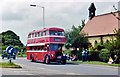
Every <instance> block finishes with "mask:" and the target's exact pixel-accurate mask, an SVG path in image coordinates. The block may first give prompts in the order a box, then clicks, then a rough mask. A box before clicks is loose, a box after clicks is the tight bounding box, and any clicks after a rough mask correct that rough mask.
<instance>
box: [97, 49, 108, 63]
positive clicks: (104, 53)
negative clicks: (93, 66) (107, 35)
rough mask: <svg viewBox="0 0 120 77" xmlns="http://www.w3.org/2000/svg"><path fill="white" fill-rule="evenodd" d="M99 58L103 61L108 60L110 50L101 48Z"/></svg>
mask: <svg viewBox="0 0 120 77" xmlns="http://www.w3.org/2000/svg"><path fill="white" fill-rule="evenodd" d="M99 57H100V60H101V61H103V62H108V60H109V58H110V51H109V50H108V49H102V50H101V51H100V54H99Z"/></svg>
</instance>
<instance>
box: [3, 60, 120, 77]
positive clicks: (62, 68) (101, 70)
mask: <svg viewBox="0 0 120 77" xmlns="http://www.w3.org/2000/svg"><path fill="white" fill-rule="evenodd" d="M6 60H7V59H6ZM13 62H15V63H17V64H19V65H21V66H22V68H19V69H18V68H3V69H2V75H118V67H113V66H101V65H88V64H79V65H75V64H73V63H67V64H65V65H61V64H57V63H52V64H43V63H37V62H31V61H28V60H26V58H17V59H16V60H14V61H13Z"/></svg>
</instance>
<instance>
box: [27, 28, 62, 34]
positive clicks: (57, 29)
mask: <svg viewBox="0 0 120 77" xmlns="http://www.w3.org/2000/svg"><path fill="white" fill-rule="evenodd" d="M46 30H53V31H64V29H62V28H56V27H51V28H44V29H41V30H33V31H32V32H30V33H29V34H32V33H35V32H42V31H46Z"/></svg>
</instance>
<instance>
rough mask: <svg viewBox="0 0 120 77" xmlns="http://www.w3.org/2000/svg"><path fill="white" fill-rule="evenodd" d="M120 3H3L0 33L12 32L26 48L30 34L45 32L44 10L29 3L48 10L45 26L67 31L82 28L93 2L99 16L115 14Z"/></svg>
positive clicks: (7, 0) (9, 0)
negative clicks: (37, 31) (82, 21)
mask: <svg viewBox="0 0 120 77" xmlns="http://www.w3.org/2000/svg"><path fill="white" fill-rule="evenodd" d="M119 1H120V0H1V3H0V6H2V7H0V17H1V18H0V32H4V31H7V30H12V31H13V32H15V33H16V34H17V35H18V36H20V40H21V41H22V43H24V45H26V41H27V35H28V33H29V32H31V31H33V30H40V29H43V19H42V17H43V9H42V8H41V7H31V6H30V4H35V5H38V6H44V7H45V27H46V28H47V27H59V28H63V29H65V30H69V29H71V27H72V26H73V25H75V26H76V27H77V26H78V25H81V20H84V19H85V20H86V22H87V20H88V12H89V11H88V8H89V6H90V4H91V3H92V2H94V4H95V7H96V15H100V14H104V13H109V12H111V11H112V12H113V11H115V10H114V8H113V5H115V7H116V8H117V7H118V2H119Z"/></svg>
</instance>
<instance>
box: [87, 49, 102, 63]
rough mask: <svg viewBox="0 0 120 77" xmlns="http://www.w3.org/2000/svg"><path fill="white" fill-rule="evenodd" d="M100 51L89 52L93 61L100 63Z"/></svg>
mask: <svg viewBox="0 0 120 77" xmlns="http://www.w3.org/2000/svg"><path fill="white" fill-rule="evenodd" d="M99 54H100V51H94V50H93V51H89V55H90V60H91V61H99V60H100V57H99Z"/></svg>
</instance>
